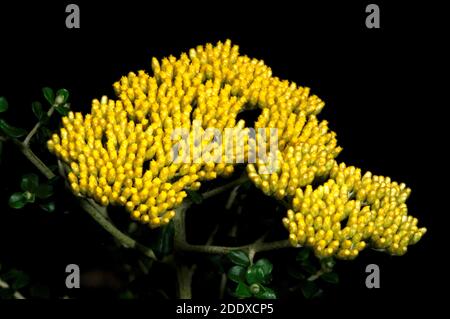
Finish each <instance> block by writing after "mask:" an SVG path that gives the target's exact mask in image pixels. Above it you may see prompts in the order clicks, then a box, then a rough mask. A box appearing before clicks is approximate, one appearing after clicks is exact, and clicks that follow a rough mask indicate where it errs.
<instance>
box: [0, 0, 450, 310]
mask: <svg viewBox="0 0 450 319" xmlns="http://www.w3.org/2000/svg"><path fill="white" fill-rule="evenodd" d="M92 2H93V1H92ZM68 3H70V2H64V1H62V2H59V3H56V2H55V3H45V4H44V3H33V4H32V3H20V4H14V5H8V6H7V5H6V4H4V3H2V4H1V5H0V96H6V97H7V98H8V101H9V104H10V108H11V110H10V112H9V113H10V114H9V115H8V116H9V119H10V121H11V122H13V120H14V121H16V122H19V123H22V126H27V127H31V126H32V125H33V116H32V114H31V110H30V104H31V102H32V101H33V100H35V99H36V98H37V97H39V96H40V95H41V93H40V90H41V88H42V87H44V86H50V87H65V88H67V89H68V90H69V91H70V92H71V102H72V108H73V109H76V110H80V111H84V112H86V111H88V110H89V108H90V101H91V100H92V99H93V98H100V97H101V96H102V95H108V96H110V97H111V96H113V90H112V83H113V82H115V81H116V80H117V79H119V78H120V76H121V75H125V74H126V73H127V72H129V71H136V70H139V69H145V70H149V68H150V61H151V57H152V56H156V57H158V58H162V57H164V56H168V55H170V54H173V55H175V56H177V55H179V54H180V53H181V52H184V51H186V50H188V49H189V48H190V47H193V46H196V45H197V44H205V43H207V42H212V43H215V42H217V41H219V40H225V39H227V38H229V39H231V40H232V41H233V42H234V43H236V44H239V45H240V52H241V54H246V55H249V56H250V57H255V58H258V59H263V60H264V61H265V63H266V64H267V65H269V66H270V67H272V70H273V73H274V75H276V76H279V77H280V78H283V79H289V80H291V81H294V82H296V83H298V84H300V85H304V86H308V87H310V88H311V90H312V92H313V93H314V94H317V95H318V96H319V97H321V98H322V99H323V100H324V101H325V103H326V106H325V109H324V111H323V112H322V113H321V115H320V118H323V119H327V120H328V121H329V123H330V127H331V129H332V130H334V131H336V132H337V137H338V141H339V144H340V145H341V146H343V148H344V151H343V152H342V153H341V155H340V156H339V158H338V159H339V160H341V161H344V162H346V163H348V164H351V165H356V166H358V167H361V168H363V169H364V170H370V171H372V172H374V173H376V174H379V175H387V176H391V178H392V179H393V180H396V181H400V182H405V183H406V184H407V185H408V186H409V187H411V188H412V190H413V191H412V194H411V197H410V199H409V201H408V203H409V210H410V214H412V215H413V216H416V217H419V223H420V225H422V226H425V227H427V228H428V233H427V234H426V236H425V237H424V238H423V239H422V241H421V242H420V243H419V244H418V245H416V246H414V247H411V248H410V250H409V251H408V253H407V254H406V255H405V256H403V257H390V256H388V255H385V254H382V253H374V252H369V251H367V253H366V252H365V253H362V254H361V256H360V257H358V259H357V261H354V262H349V263H344V264H343V265H342V266H341V268H339V271H340V273H341V284H340V285H339V288H338V289H336V291H332V292H331V295H330V297H328V299H326V300H325V301H323V302H324V303H325V304H326V303H328V302H329V303H330V304H331V303H332V302H333V301H340V302H341V303H340V305H341V306H340V307H339V309H340V310H341V311H343V312H344V313H346V312H347V311H349V310H348V308H349V307H350V308H352V307H357V306H358V305H361V304H362V305H368V306H370V305H372V306H374V307H377V308H378V309H379V308H383V307H387V305H390V306H391V307H392V306H394V307H398V308H399V309H402V308H412V307H417V306H420V305H422V306H423V305H428V304H429V303H430V302H434V301H437V300H438V299H439V298H440V296H441V293H440V292H439V291H438V288H437V287H439V285H443V282H442V280H443V278H444V277H445V276H446V275H445V272H446V270H445V267H444V268H442V263H443V260H442V258H443V257H442V256H444V255H445V252H444V251H442V248H441V247H439V244H440V243H441V239H440V231H439V230H438V224H439V223H440V218H441V216H442V215H444V214H446V213H448V210H446V209H445V208H441V205H442V204H443V200H440V199H439V198H442V197H439V195H440V194H438V193H439V185H438V184H437V180H438V179H441V180H442V179H445V178H444V174H446V172H445V171H444V169H443V167H444V166H443V164H442V163H445V157H441V156H440V153H441V151H443V149H444V147H445V146H446V145H445V144H443V143H442V142H441V141H440V137H443V133H444V129H443V127H442V126H440V124H438V123H439V120H440V119H439V117H440V115H439V114H441V113H440V112H441V110H440V109H441V108H444V104H445V103H444V102H440V103H436V102H435V101H433V97H434V96H436V94H437V93H436V92H435V90H437V86H435V84H436V82H439V80H438V79H439V76H438V77H436V74H439V73H441V72H443V71H442V69H441V67H443V66H441V65H440V64H439V62H438V58H439V55H440V54H441V52H440V51H439V50H438V46H437V43H438V41H437V40H439V39H440V40H442V39H443V38H439V37H438V34H437V32H438V31H440V30H439V29H438V26H437V23H438V22H440V20H439V19H438V18H437V17H435V13H436V12H439V11H440V10H441V8H439V7H438V6H435V5H429V6H428V7H425V5H424V4H420V5H419V4H417V5H416V4H410V3H409V2H407V3H403V4H399V5H398V6H394V5H393V4H389V3H385V2H379V1H378V2H375V3H378V4H379V5H380V9H381V29H367V28H366V27H365V23H364V22H365V18H366V13H365V7H366V5H367V4H368V3H370V2H349V3H347V2H346V3H345V4H344V3H342V4H330V3H316V4H314V5H311V4H308V5H307V4H302V3H301V4H299V5H298V6H293V4H291V3H283V2H280V1H274V2H269V3H263V2H253V3H248V4H246V5H245V6H244V2H243V1H241V2H229V1H225V2H220V3H217V4H215V3H214V4H213V2H205V3H199V2H195V4H194V3H190V2H189V3H184V4H182V5H180V4H177V3H169V4H167V5H157V4H155V1H139V2H138V1H136V2H132V1H125V2H123V1H121V2H117V3H113V2H98V1H95V3H96V4H95V5H94V4H92V3H91V2H87V1H76V3H78V4H79V5H80V10H81V28H80V29H71V30H69V29H66V27H65V18H66V13H65V6H66V5H67V4H68ZM20 163H21V159H19V158H15V159H14V162H13V163H12V162H10V163H9V164H8V166H6V164H5V163H4V164H2V167H1V174H2V175H1V178H2V179H6V178H11V179H12V180H11V184H12V185H14V186H11V189H13V188H14V187H17V183H16V182H15V181H13V178H14V177H15V178H16V179H17V176H15V175H14V169H11V167H13V166H12V165H14V164H16V165H20ZM5 167H6V168H5ZM13 183H16V184H13ZM3 191H5V192H7V191H10V190H8V189H4V190H3ZM5 199H6V197H4V196H2V200H5ZM2 207H4V206H2ZM2 210H3V208H2ZM80 214H82V212H80ZM92 224H93V223H92V222H91V221H90V219H89V217H85V218H83V217H77V218H74V217H67V216H58V217H54V216H53V217H51V218H49V217H42V215H39V217H30V216H29V215H26V217H25V216H24V215H20V214H18V213H17V212H9V211H8V212H7V211H1V212H0V256H1V257H2V258H6V259H9V260H15V261H18V262H19V263H21V264H22V266H23V267H25V268H27V269H30V268H32V269H34V270H33V271H35V272H39V271H40V272H44V273H45V276H47V277H48V279H49V280H50V281H57V280H63V279H62V278H64V273H63V271H64V266H63V265H66V264H68V263H71V262H75V263H87V264H95V263H98V264H102V263H105V264H106V263H108V262H110V261H104V260H103V261H102V253H101V241H99V242H96V239H97V238H98V228H97V227H98V226H97V225H92ZM106 236H107V235H105V237H106ZM80 260H81V261H80ZM369 263H375V264H378V265H380V267H381V289H378V290H369V289H367V288H366V287H365V285H364V279H365V276H366V274H365V273H364V269H365V265H367V264H369ZM366 309H367V308H366Z"/></svg>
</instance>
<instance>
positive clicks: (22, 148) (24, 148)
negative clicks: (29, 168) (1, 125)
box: [11, 139, 56, 179]
mask: <svg viewBox="0 0 450 319" xmlns="http://www.w3.org/2000/svg"><path fill="white" fill-rule="evenodd" d="M11 140H12V141H13V143H14V144H16V145H17V146H18V148H19V150H20V151H21V152H22V154H23V155H25V157H26V158H28V160H29V161H30V162H31V163H33V165H34V166H36V168H37V169H38V170H39V171H40V172H41V173H42V174H43V175H44V176H45V177H47V178H48V179H52V178H54V177H55V176H56V175H55V174H54V173H53V172H52V170H51V169H50V168H48V167H47V166H46V165H45V164H44V162H42V161H41V159H40V158H39V157H37V156H36V154H34V153H33V151H32V150H31V149H30V148H29V147H28V146H27V145H25V144H24V143H22V142H21V141H19V140H17V139H11Z"/></svg>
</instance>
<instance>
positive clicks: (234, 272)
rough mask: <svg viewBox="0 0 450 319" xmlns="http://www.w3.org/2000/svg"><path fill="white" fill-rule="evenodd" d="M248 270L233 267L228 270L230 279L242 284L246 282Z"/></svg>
mask: <svg viewBox="0 0 450 319" xmlns="http://www.w3.org/2000/svg"><path fill="white" fill-rule="evenodd" d="M245 273H246V269H245V268H244V267H242V266H237V265H236V266H233V267H231V268H230V270H228V279H230V280H231V281H234V282H237V283H239V282H241V281H244V280H245Z"/></svg>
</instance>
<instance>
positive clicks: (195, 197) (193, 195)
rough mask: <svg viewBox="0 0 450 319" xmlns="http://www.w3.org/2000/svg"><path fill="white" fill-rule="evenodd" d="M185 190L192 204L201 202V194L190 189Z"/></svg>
mask: <svg viewBox="0 0 450 319" xmlns="http://www.w3.org/2000/svg"><path fill="white" fill-rule="evenodd" d="M185 191H186V193H187V194H188V196H189V198H190V199H191V200H192V202H193V203H194V204H200V203H201V202H203V196H202V194H200V193H199V192H197V191H193V190H190V189H186V190H185Z"/></svg>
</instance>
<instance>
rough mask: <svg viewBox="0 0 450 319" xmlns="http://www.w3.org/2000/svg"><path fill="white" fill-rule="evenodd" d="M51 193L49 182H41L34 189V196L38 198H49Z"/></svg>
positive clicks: (51, 188)
mask: <svg viewBox="0 0 450 319" xmlns="http://www.w3.org/2000/svg"><path fill="white" fill-rule="evenodd" d="M52 195H53V186H52V185H49V184H41V185H39V187H38V188H37V190H36V196H37V197H38V198H40V199H45V198H49V197H50V196H52Z"/></svg>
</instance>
